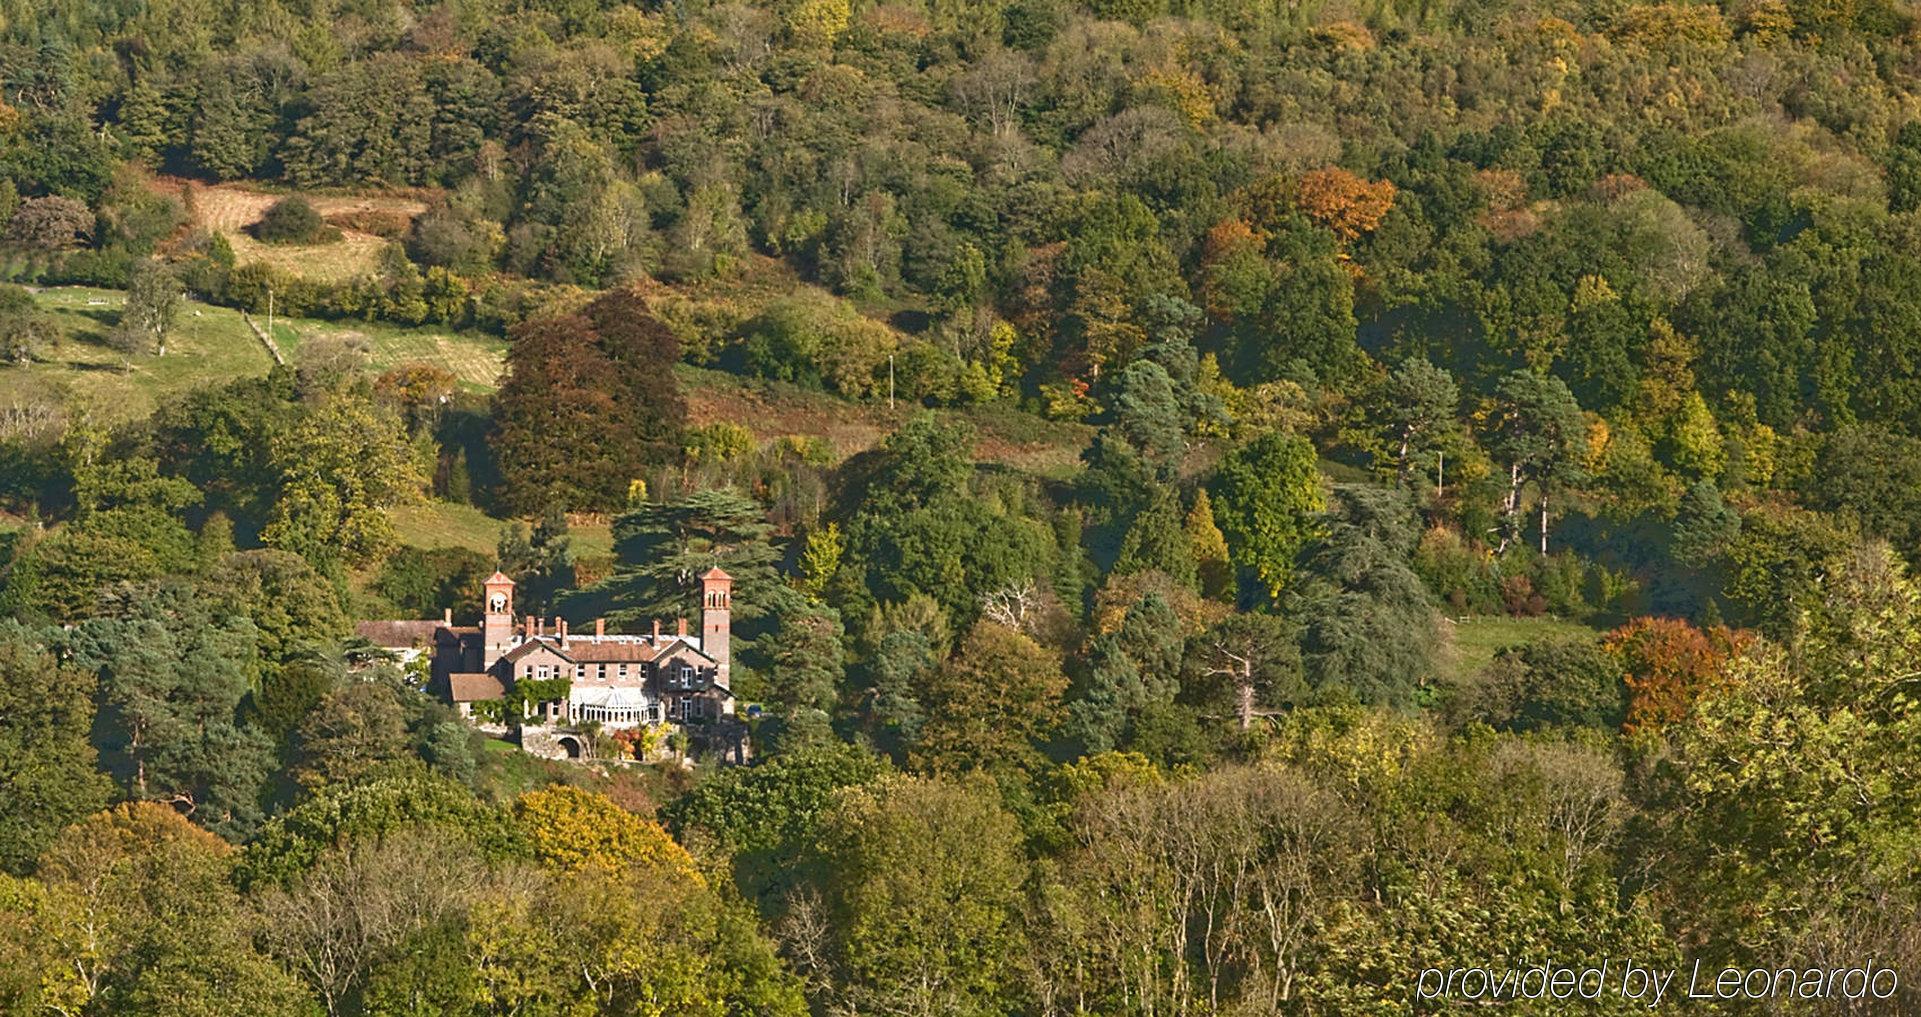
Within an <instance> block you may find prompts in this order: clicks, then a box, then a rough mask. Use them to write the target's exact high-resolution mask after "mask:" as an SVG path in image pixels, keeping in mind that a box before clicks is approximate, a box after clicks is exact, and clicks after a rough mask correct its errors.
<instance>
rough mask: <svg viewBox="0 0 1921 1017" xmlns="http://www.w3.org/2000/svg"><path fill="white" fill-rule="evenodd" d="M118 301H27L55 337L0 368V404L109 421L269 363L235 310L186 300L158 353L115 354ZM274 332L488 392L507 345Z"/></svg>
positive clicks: (453, 335)
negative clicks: (417, 367) (425, 369)
mask: <svg viewBox="0 0 1921 1017" xmlns="http://www.w3.org/2000/svg"><path fill="white" fill-rule="evenodd" d="M125 297H126V295H125V294H124V293H122V292H121V291H119V290H103V289H95V288H92V287H87V286H58V287H50V288H47V289H43V290H40V291H39V292H37V293H36V294H35V299H36V300H37V301H39V303H40V306H41V307H42V308H44V309H45V310H46V311H47V312H48V313H49V314H50V315H52V317H53V320H54V323H55V325H56V328H57V331H58V338H57V339H56V340H55V341H54V343H53V344H52V345H51V346H49V347H48V348H47V349H46V350H44V351H42V353H41V355H40V357H39V359H38V360H36V361H35V362H33V363H31V364H24V365H9V366H6V367H3V368H0V405H14V404H21V403H27V402H35V401H40V402H44V401H54V402H60V403H64V404H66V405H68V406H71V407H76V408H84V409H85V410H86V412H88V413H89V414H91V415H92V416H93V417H94V418H95V419H96V420H101V421H104V422H109V423H118V422H122V421H127V420H134V419H138V418H140V417H143V416H146V415H147V414H149V413H152V412H153V410H154V407H155V406H157V405H158V404H159V403H160V402H162V401H163V400H165V399H168V398H170V397H172V396H176V395H179V394H181V393H184V392H187V391H190V390H192V389H195V388H199V387H201V386H204V385H214V384H219V383H222V382H226V381H231V380H233V379H235V378H247V377H258V376H260V375H264V374H266V373H267V372H268V371H269V370H271V369H272V368H273V360H272V358H271V357H269V356H268V354H267V350H266V347H264V346H262V345H261V343H260V340H259V339H257V338H256V337H255V336H254V334H253V333H252V332H251V331H250V330H249V329H248V328H247V325H246V322H244V321H242V320H241V317H240V312H238V311H235V310H233V309H231V308H226V307H214V306H212V305H210V304H201V303H195V302H193V301H188V302H187V303H186V305H185V306H183V307H182V308H181V311H180V316H179V318H178V322H177V325H176V327H175V329H174V334H173V336H172V337H170V338H169V339H168V342H167V355H166V356H164V357H153V356H136V357H133V358H131V359H129V358H127V357H124V356H122V355H121V354H119V353H117V352H115V351H114V349H113V348H112V347H111V346H109V345H108V343H107V334H108V333H109V332H110V331H112V329H113V327H114V324H115V323H116V322H117V321H119V318H120V308H121V306H122V304H123V303H124V302H125ZM274 332H275V339H276V341H277V342H279V343H280V346H281V349H282V351H283V352H284V353H286V354H287V355H288V356H290V357H291V356H294V351H295V350H297V349H298V348H299V346H300V344H301V343H304V342H313V341H316V340H320V339H335V340H342V341H349V342H353V343H355V344H357V345H360V346H362V347H364V348H365V349H366V351H367V356H368V359H369V361H370V362H371V363H372V365H373V367H374V368H375V369H376V370H384V369H386V368H389V367H397V366H399V365H401V364H405V363H410V362H426V363H431V364H437V365H439V366H442V367H445V368H447V369H448V370H450V371H452V372H454V374H455V375H456V376H457V377H458V378H459V379H460V382H461V385H462V386H463V387H465V388H468V389H471V390H473V391H478V392H490V391H492V390H493V387H494V384H495V382H496V381H497V379H498V377H499V374H500V370H501V365H502V363H503V361H504V359H505V356H506V350H507V344H506V343H505V342H504V341H502V340H500V339H498V338H495V337H493V336H485V335H479V334H475V333H464V332H449V331H447V330H445V329H434V328H401V327H398V326H393V325H380V324H365V323H361V322H331V321H317V320H309V319H296V320H293V321H288V322H278V323H276V327H275V329H274Z"/></svg>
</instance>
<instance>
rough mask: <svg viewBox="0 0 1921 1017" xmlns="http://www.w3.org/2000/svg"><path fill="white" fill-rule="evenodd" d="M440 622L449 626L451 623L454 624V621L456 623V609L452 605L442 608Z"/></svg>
mask: <svg viewBox="0 0 1921 1017" xmlns="http://www.w3.org/2000/svg"><path fill="white" fill-rule="evenodd" d="M440 623H441V624H442V625H448V626H451V625H453V623H454V609H453V608H451V607H447V608H442V609H441V611H440Z"/></svg>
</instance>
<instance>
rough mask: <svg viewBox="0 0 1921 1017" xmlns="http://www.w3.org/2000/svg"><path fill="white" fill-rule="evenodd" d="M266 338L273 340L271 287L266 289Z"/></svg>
mask: <svg viewBox="0 0 1921 1017" xmlns="http://www.w3.org/2000/svg"><path fill="white" fill-rule="evenodd" d="M267 338H268V339H272V338H273V287H272V286H269V287H267Z"/></svg>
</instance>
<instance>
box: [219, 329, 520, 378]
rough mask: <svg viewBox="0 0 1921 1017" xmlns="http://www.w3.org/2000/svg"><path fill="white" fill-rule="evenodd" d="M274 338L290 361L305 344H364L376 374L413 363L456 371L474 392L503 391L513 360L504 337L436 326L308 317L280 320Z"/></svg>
mask: <svg viewBox="0 0 1921 1017" xmlns="http://www.w3.org/2000/svg"><path fill="white" fill-rule="evenodd" d="M255 320H256V321H258V320H260V319H258V318H256V319H255ZM263 324H264V322H263ZM273 338H274V342H276V343H278V344H279V345H280V350H281V352H282V353H284V354H285V355H286V356H287V357H288V359H293V357H294V355H295V351H296V350H298V349H299V348H300V344H302V343H305V342H313V341H315V340H317V339H335V340H340V341H345V342H351V343H355V344H357V345H363V346H364V347H365V348H366V350H367V354H368V360H369V362H370V363H371V364H372V366H373V369H374V370H375V371H385V370H387V369H389V368H394V367H399V366H401V365H402V364H410V363H427V364H435V365H437V366H440V367H444V368H446V369H447V370H449V371H452V372H453V373H454V377H456V378H458V379H459V380H460V387H461V388H463V389H466V390H468V391H470V392H483V393H485V392H492V391H493V390H494V389H495V388H496V387H498V385H499V382H500V374H501V372H502V371H503V370H505V368H506V361H507V342H506V340H504V339H501V338H499V337H498V336H491V335H484V334H482V333H478V332H454V331H451V330H448V329H444V328H435V327H432V326H423V327H419V328H407V327H405V326H402V325H389V324H385V323H382V322H365V321H321V320H318V319H311V318H302V319H296V320H294V321H285V320H276V321H275V322H274V330H273Z"/></svg>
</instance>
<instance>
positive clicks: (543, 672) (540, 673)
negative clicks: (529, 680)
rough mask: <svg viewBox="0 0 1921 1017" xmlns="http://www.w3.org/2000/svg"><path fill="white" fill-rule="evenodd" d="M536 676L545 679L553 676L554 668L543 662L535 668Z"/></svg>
mask: <svg viewBox="0 0 1921 1017" xmlns="http://www.w3.org/2000/svg"><path fill="white" fill-rule="evenodd" d="M534 677H536V678H539V679H541V680H543V681H545V680H546V679H548V678H551V677H553V669H552V668H550V667H548V666H547V665H545V664H542V665H540V666H539V667H536V668H534Z"/></svg>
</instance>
